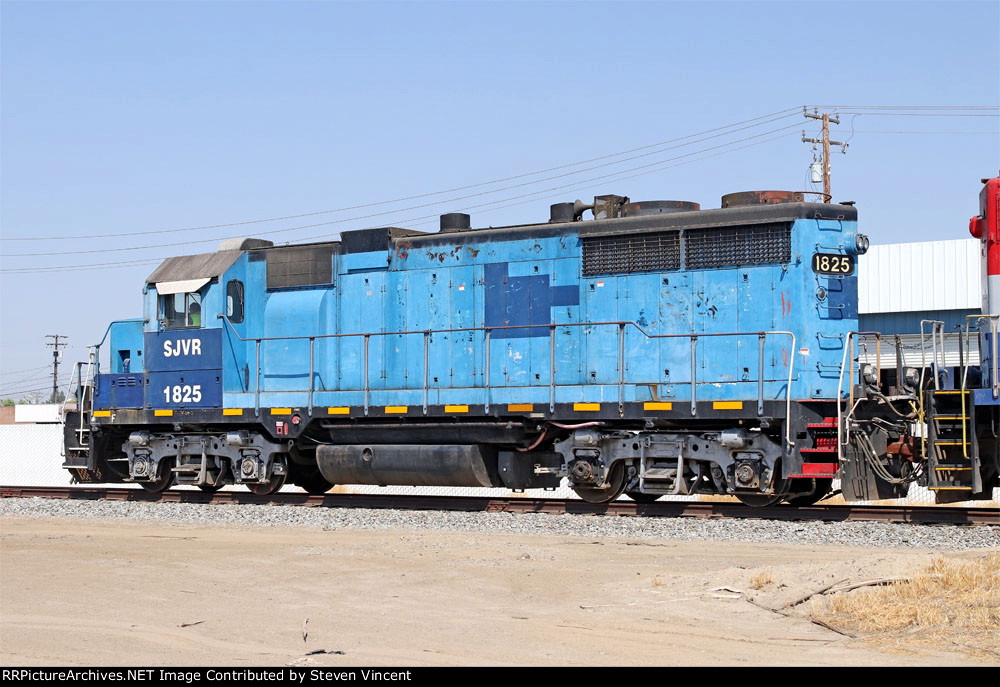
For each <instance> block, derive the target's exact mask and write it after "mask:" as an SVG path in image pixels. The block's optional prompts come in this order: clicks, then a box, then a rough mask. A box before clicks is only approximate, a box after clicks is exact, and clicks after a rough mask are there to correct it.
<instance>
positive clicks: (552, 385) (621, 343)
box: [219, 315, 796, 447]
mask: <svg viewBox="0 0 1000 687" xmlns="http://www.w3.org/2000/svg"><path fill="white" fill-rule="evenodd" d="M219 317H220V319H222V320H223V321H225V322H226V324H227V325H228V326H229V329H230V330H231V331H232V333H233V335H234V336H235V337H236V338H237V339H238V340H239V341H242V342H249V341H253V342H254V348H255V361H254V411H255V413H256V414H259V413H260V394H261V388H260V373H261V369H260V347H261V344H262V343H263V342H265V341H301V340H308V341H309V349H310V356H309V357H310V375H309V389H308V393H309V407H310V410H311V408H312V401H313V393H314V391H315V389H314V381H313V377H314V362H313V356H314V353H313V351H314V346H315V341H316V339H341V338H359V337H361V338H363V340H364V365H363V370H362V375H363V377H364V379H363V380H362V381H363V389H361V391H363V392H364V410H365V414H366V415H367V414H368V408H369V400H370V387H369V379H368V377H369V375H368V371H369V343H370V340H371V337H373V336H381V337H388V336H406V335H422V336H423V337H424V370H423V375H424V382H423V387H422V389H423V407H424V412H425V413H426V412H427V398H428V392H429V386H428V383H427V370H428V367H429V365H428V360H429V354H428V348H429V339H430V337H431V336H432V335H434V334H449V333H457V332H484V335H485V336H484V342H485V343H484V348H485V350H484V364H485V367H484V369H483V381H484V384H483V387H482V388H484V389H485V391H486V409H487V411H488V410H489V404H490V390H491V385H490V377H489V365H490V341H491V336H492V333H493V332H495V331H503V330H511V329H516V330H522V329H531V328H541V327H548V329H549V409H550V412H552V411H554V410H555V389H556V387H557V386H576V385H559V384H556V381H555V331H556V328H557V327H600V326H616V327H618V381H617V386H618V408H619V413H624V385H625V328H626V327H628V326H631V327H634V328H635V329H636V330H638V331H639V333H641V334H642V335H643V336H645V337H646V338H647V339H679V338H687V339H689V340H690V341H691V365H692V369H691V372H692V374H691V381H690V382H689V383H690V385H691V409H692V414H694V412H695V403H696V392H697V385H698V384H712V383H714V382H706V381H702V382H698V381H697V361H696V357H695V353H696V349H697V342H698V339H699V338H701V337H721V336H729V337H732V336H736V337H741V336H746V337H749V336H757V337H758V340H759V347H758V383H757V394H758V398H757V412H758V414H760V415H762V414H763V412H764V398H763V394H764V355H763V351H764V344H765V341H766V337H767V336H768V335H780V336H788V337H790V338H791V352H792V354H791V355H790V356H789V358H790V359H789V364H788V380H787V385H786V387H785V415H786V418H788V417H790V416H791V389H792V381H793V379H794V375H795V341H796V339H795V334H794V333H793V332H790V331H785V330H767V331H752V332H706V333H699V334H651V333H649V332H647V331H646V330H645V329H643V328H642V327H641V326H639V324H638V323H636V322H633V321H630V320H618V321H607V322H553V323H548V324H530V325H498V326H491V327H487V326H483V327H452V328H448V329H433V330H432V329H418V330H407V331H393V332H341V333H336V334H311V335H310V334H303V335H295V336H261V337H249V336H248V337H243V336H240V333H239V332H237V331H236V328H235V327H234V326H233V324H232V322H230V321H229V318H228V317H226V316H225V315H220V316H219ZM660 383H662V382H656V384H660ZM471 388H476V387H471ZM785 441H786V442H787V444H788V446H789V447H791V446H794V445H795V444H794V442H792V440H791V427H790V424H789V423H788V422H787V420H786V422H785Z"/></svg>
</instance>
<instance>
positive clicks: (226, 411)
mask: <svg viewBox="0 0 1000 687" xmlns="http://www.w3.org/2000/svg"><path fill="white" fill-rule="evenodd" d="M222 414H223V415H242V414H243V409H242V408H223V409H222Z"/></svg>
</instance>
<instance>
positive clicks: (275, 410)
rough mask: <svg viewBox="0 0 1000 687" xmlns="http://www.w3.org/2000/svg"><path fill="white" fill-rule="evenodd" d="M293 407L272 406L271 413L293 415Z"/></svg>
mask: <svg viewBox="0 0 1000 687" xmlns="http://www.w3.org/2000/svg"><path fill="white" fill-rule="evenodd" d="M291 414H292V409H291V408H271V415H291Z"/></svg>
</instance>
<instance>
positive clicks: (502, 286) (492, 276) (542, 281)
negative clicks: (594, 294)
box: [483, 262, 580, 339]
mask: <svg viewBox="0 0 1000 687" xmlns="http://www.w3.org/2000/svg"><path fill="white" fill-rule="evenodd" d="M483 276H484V278H485V281H486V297H485V302H486V313H485V314H486V317H485V324H486V326H487V327H512V326H517V325H545V326H532V327H530V328H525V329H497V330H495V331H493V333H492V334H491V336H492V338H494V339H521V338H527V337H547V336H548V335H549V329H548V326H547V325H549V324H550V323H551V322H552V307H553V306H566V305H579V304H580V288H579V287H578V286H573V285H567V286H550V285H549V275H547V274H538V275H531V276H528V277H511V276H509V275H508V273H507V263H505V262H501V263H492V264H488V265H484V266H483Z"/></svg>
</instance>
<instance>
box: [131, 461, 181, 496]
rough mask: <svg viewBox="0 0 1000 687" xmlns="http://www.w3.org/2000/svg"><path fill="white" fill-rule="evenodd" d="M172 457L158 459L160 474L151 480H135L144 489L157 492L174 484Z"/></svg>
mask: <svg viewBox="0 0 1000 687" xmlns="http://www.w3.org/2000/svg"><path fill="white" fill-rule="evenodd" d="M175 477H176V475H174V459H173V458H164V459H163V460H161V461H160V476H159V477H158V478H157V479H155V480H153V481H152V482H136V484H138V485H139V486H140V487H142V488H143V489H145V490H146V491H149V492H152V493H154V494H159V493H160V492H161V491H166V490H167V489H169V488H170V487H172V486H174V478H175Z"/></svg>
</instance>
